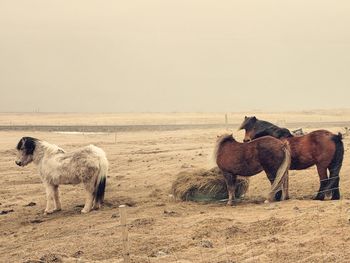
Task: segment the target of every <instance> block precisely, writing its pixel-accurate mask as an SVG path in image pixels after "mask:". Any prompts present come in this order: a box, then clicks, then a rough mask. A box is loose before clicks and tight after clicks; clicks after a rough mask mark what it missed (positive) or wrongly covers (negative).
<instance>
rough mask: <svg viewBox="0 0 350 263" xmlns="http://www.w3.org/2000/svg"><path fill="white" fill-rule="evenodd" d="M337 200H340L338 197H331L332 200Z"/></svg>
mask: <svg viewBox="0 0 350 263" xmlns="http://www.w3.org/2000/svg"><path fill="white" fill-rule="evenodd" d="M339 199H340V195H335V196H334V195H333V196H332V200H339Z"/></svg>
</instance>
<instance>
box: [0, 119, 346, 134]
mask: <svg viewBox="0 0 350 263" xmlns="http://www.w3.org/2000/svg"><path fill="white" fill-rule="evenodd" d="M239 125H240V123H228V120H227V119H226V118H225V122H223V123H214V124H165V125H161V124H155V125H0V131H46V132H47V131H48V132H127V131H129V132H130V131H132V132H133V131H174V130H191V129H226V130H227V129H228V128H233V129H235V128H237V127H238V126H239ZM349 126H350V121H347V122H339V121H337V122H290V123H288V122H287V123H286V127H287V128H300V127H302V128H314V129H317V128H326V127H349Z"/></svg>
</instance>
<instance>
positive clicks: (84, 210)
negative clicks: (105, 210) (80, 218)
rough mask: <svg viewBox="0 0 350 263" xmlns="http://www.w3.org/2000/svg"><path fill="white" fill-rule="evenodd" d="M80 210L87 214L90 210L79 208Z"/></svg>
mask: <svg viewBox="0 0 350 263" xmlns="http://www.w3.org/2000/svg"><path fill="white" fill-rule="evenodd" d="M80 212H81V213H83V214H87V213H89V212H90V210H87V209H83V210H81V211H80Z"/></svg>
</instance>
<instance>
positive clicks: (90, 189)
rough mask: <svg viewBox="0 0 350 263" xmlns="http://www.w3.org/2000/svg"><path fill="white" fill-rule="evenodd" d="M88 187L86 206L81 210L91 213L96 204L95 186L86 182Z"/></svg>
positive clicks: (86, 187)
mask: <svg viewBox="0 0 350 263" xmlns="http://www.w3.org/2000/svg"><path fill="white" fill-rule="evenodd" d="M85 189H86V200H85V205H84V208H83V209H82V210H81V212H82V213H89V212H90V211H91V209H92V206H93V204H94V187H93V186H92V185H90V184H89V183H86V184H85Z"/></svg>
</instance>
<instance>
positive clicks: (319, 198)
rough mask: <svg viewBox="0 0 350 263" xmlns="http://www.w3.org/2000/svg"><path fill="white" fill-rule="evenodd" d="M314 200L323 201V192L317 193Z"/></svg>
mask: <svg viewBox="0 0 350 263" xmlns="http://www.w3.org/2000/svg"><path fill="white" fill-rule="evenodd" d="M314 200H320V201H323V200H324V194H317V195H316V196H315V197H314Z"/></svg>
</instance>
